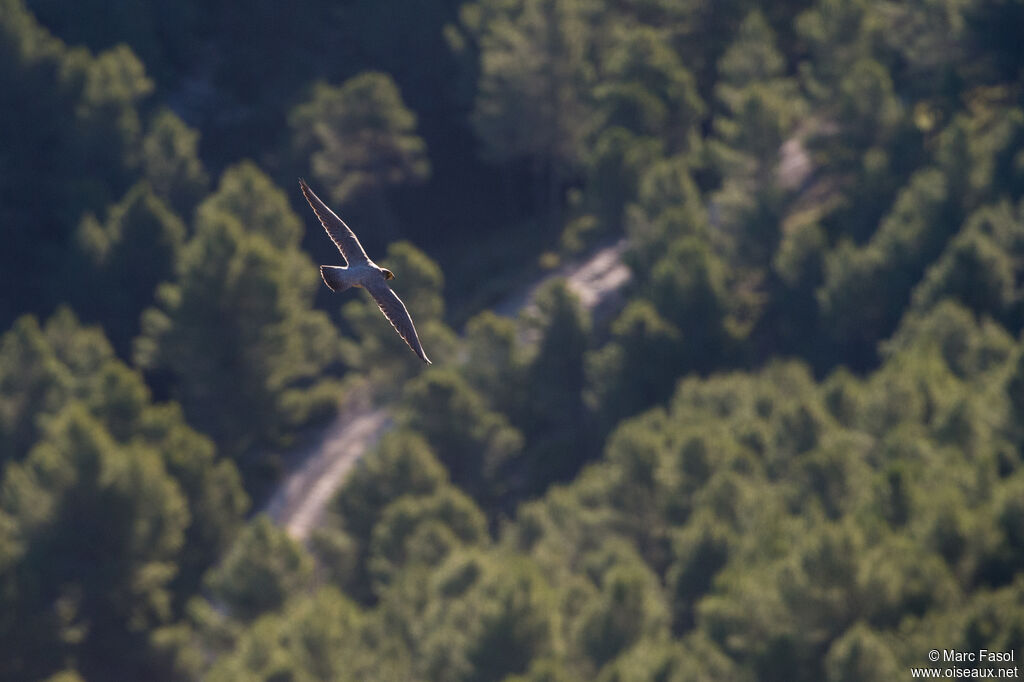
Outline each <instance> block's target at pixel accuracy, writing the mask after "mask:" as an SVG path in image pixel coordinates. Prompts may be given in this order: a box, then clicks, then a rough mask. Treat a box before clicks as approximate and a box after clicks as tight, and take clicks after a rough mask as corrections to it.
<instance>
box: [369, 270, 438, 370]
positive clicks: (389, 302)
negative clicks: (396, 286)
mask: <svg viewBox="0 0 1024 682" xmlns="http://www.w3.org/2000/svg"><path fill="white" fill-rule="evenodd" d="M363 288H364V289H366V290H367V291H368V292H370V295H371V296H373V300H375V301H376V302H377V307H378V308H380V311H381V312H382V313H384V317H386V318H388V322H390V323H391V326H392V327H394V328H395V331H396V332H398V335H399V336H401V337H402V339H404V340H405V342H406V343H407V344H409V348H412V350H413V352H414V353H416V355H418V356H419V358H420V360H422V361H423V362H425V363H427V364H428V365H429V364H431V362H430V359H429V358H428V357H427V354H426V353H424V352H423V346H421V345H420V338H419V337H418V336H416V326H415V325H414V324H413V323H412V317H410V316H409V311H408V310H406V308H405V304H404V303H402V299H400V298H398V294H396V293H395V292H394V291H392V290H391V287H389V286H388V285H387V284H385V283H384V280H380V281H378V282H370V283H367V284H364V285H363Z"/></svg>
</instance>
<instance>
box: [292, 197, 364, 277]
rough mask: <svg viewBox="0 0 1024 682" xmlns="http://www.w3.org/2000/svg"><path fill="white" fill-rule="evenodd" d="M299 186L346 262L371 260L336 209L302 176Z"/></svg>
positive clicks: (351, 263) (353, 262) (353, 263)
mask: <svg viewBox="0 0 1024 682" xmlns="http://www.w3.org/2000/svg"><path fill="white" fill-rule="evenodd" d="M299 187H301V188H302V195H303V196H304V197H306V201H308V202H309V205H310V207H311V208H312V209H313V213H316V217H317V218H319V219H320V224H322V225H323V226H324V229H325V230H327V234H328V235H329V236H330V238H331V240H332V241H333V242H334V245H335V246H337V247H338V251H341V255H342V256H344V257H345V262H346V263H348V264H349V265H355V264H357V263H365V262H369V260H370V259H369V258H368V257H367V255H366V251H364V250H363V245H362V244H360V243H359V240H358V239H357V238H356V235H355V233H354V232H352V230H350V229H349V227H348V225H346V224H345V222H344V221H343V220H342V219H341V218H339V217H338V216H336V215H335V214H334V211H332V210H331V209H329V208H327V204H325V203H324V202H322V201H320V197H318V196H317V195H316V194H315V193H314V192H313V190H311V189H310V188H309V185H307V184H306V181H305V180H303V179H302V178H299Z"/></svg>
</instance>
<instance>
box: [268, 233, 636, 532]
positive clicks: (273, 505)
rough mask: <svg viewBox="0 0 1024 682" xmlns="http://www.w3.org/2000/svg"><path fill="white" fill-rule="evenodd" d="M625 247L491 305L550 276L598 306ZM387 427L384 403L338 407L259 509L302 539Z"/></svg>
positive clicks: (511, 301) (622, 271) (510, 302)
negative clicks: (340, 408) (343, 408)
mask: <svg viewBox="0 0 1024 682" xmlns="http://www.w3.org/2000/svg"><path fill="white" fill-rule="evenodd" d="M625 248H626V240H625V239H623V240H620V241H619V242H617V243H615V244H613V245H611V246H607V247H604V248H602V249H599V250H598V251H596V252H595V253H593V254H591V255H590V257H588V258H587V259H586V260H584V261H581V262H577V263H570V264H567V265H565V266H563V267H561V268H559V269H558V270H556V271H555V272H553V273H551V274H549V275H547V276H545V277H544V278H542V279H541V280H540V281H539V282H536V283H534V284H532V285H530V286H529V287H525V288H524V289H523V290H522V291H519V292H517V293H516V294H514V295H511V296H509V297H508V298H507V299H505V300H504V301H503V302H502V303H500V304H498V305H497V306H495V307H494V311H495V312H496V313H498V314H500V315H506V316H512V315H515V314H516V313H517V312H518V311H519V310H520V309H522V308H523V307H524V306H526V305H528V304H529V302H530V300H531V299H532V297H533V294H534V292H535V291H536V290H537V287H539V286H540V285H541V284H543V283H544V282H546V281H548V280H549V279H552V278H554V277H564V278H565V279H566V280H567V282H568V285H569V288H570V289H572V290H573V292H575V293H576V295H577V296H579V298H580V303H581V304H582V305H583V306H584V307H585V308H588V309H591V310H595V309H599V308H601V307H602V306H603V305H604V304H605V303H606V302H608V301H610V300H613V294H615V293H616V292H617V291H618V290H619V289H620V288H621V287H622V286H623V285H624V284H625V283H626V282H628V281H629V277H630V272H629V268H627V267H626V266H625V264H623V262H622V253H623V251H625ZM595 312H596V311H595ZM390 427H391V417H390V410H389V409H388V408H387V407H378V408H376V409H374V408H369V407H362V408H359V409H354V410H351V411H343V412H342V413H340V414H339V415H338V416H337V417H336V418H335V419H334V421H332V422H331V423H330V424H329V425H328V426H327V427H326V428H324V430H323V431H322V432H321V433H320V434H319V435H318V436H317V437H315V438H314V439H313V440H312V441H311V442H309V443H307V444H305V445H303V446H301V447H300V448H299V449H298V450H297V451H295V452H292V453H289V454H288V455H287V457H286V461H289V462H296V463H297V464H296V465H295V468H294V469H293V470H292V471H290V472H289V473H288V474H287V475H286V477H285V479H284V480H283V481H282V482H281V485H280V487H279V488H278V489H277V491H276V492H275V493H274V495H273V496H272V497H271V498H270V501H269V502H268V503H267V505H266V506H265V507H264V508H263V511H264V513H266V514H267V515H268V516H270V518H271V520H273V521H274V523H276V524H277V525H279V526H281V527H283V528H284V529H285V530H286V531H287V532H288V534H289V535H291V536H292V537H293V538H295V539H296V540H300V541H305V540H307V539H308V538H309V536H310V534H311V533H312V532H313V529H315V528H316V527H317V525H318V524H319V523H320V521H321V520H322V519H323V516H324V512H325V510H326V509H327V505H328V504H329V503H330V501H331V498H333V497H334V494H335V492H337V490H338V488H340V487H341V484H342V483H343V482H344V480H345V476H346V475H347V474H348V472H349V471H350V470H351V469H352V467H353V466H354V465H355V464H356V462H357V461H358V460H359V458H360V457H361V456H362V455H363V453H365V452H367V451H368V450H370V449H372V448H373V446H374V445H376V444H377V441H378V440H380V437H381V436H382V435H384V433H385V432H386V431H387V430H388V429H389V428H390Z"/></svg>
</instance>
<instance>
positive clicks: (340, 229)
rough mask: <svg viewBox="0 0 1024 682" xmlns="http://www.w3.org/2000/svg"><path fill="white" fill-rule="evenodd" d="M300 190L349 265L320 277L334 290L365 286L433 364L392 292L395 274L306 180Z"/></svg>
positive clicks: (411, 345)
mask: <svg viewBox="0 0 1024 682" xmlns="http://www.w3.org/2000/svg"><path fill="white" fill-rule="evenodd" d="M299 187H301V188H302V194H303V196H305V197H306V201H308V202H309V205H310V207H311V208H312V209H313V213H316V217H317V218H319V219H320V223H321V224H322V225H323V226H324V229H325V230H327V235H328V236H329V237H330V238H331V241H333V242H334V245H335V246H337V247H338V251H341V255H342V256H343V257H344V259H345V263H347V267H340V266H337V265H321V266H320V276H321V277H323V278H324V284H326V285H327V286H328V287H329V288H330V289H331V291H344V290H345V289H348V288H350V287H362V288H363V289H366V290H367V291H368V292H370V296H373V300H374V301H376V302H377V307H378V308H380V311H381V312H382V313H384V317H386V318H387V319H388V322H390V323H391V326H392V327H394V328H395V331H396V332H398V335H399V336H401V337H402V339H403V340H404V341H405V342H406V343H407V344H408V345H409V348H411V349H412V350H413V352H414V353H416V355H417V356H418V357H419V359H420V360H422V361H423V362H425V363H427V364H428V365H429V364H431V362H430V359H429V358H428V357H427V354H426V353H424V352H423V346H421V345H420V339H419V337H418V336H416V326H415V325H414V324H413V323H412V317H410V316H409V311H408V310H407V309H406V307H405V304H404V303H402V299H400V298H398V295H397V294H396V293H395V292H394V291H392V290H391V287H390V286H388V285H387V281H388V280H391V279H394V278H395V274H394V273H393V272H391V271H390V270H388V269H387V268H382V267H380V266H379V265H377V264H376V263H374V262H373V261H372V260H370V258H369V257H368V256H367V255H366V251H364V250H363V246H362V244H360V243H359V240H358V239H356V235H355V233H354V232H352V230H350V229H349V227H348V225H346V224H345V223H344V221H342V219H341V218H339V217H338V216H336V215H335V214H334V211H332V210H331V209H329V208H327V205H326V204H324V202H322V201H320V197H318V196H317V195H316V194H314V193H313V190H311V189H310V188H309V185H307V184H306V181H305V180H303V179H302V178H299Z"/></svg>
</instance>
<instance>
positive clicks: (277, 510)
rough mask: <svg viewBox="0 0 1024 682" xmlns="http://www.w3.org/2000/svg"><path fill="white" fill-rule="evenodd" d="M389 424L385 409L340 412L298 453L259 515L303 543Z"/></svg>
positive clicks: (292, 457) (294, 454) (293, 457)
mask: <svg viewBox="0 0 1024 682" xmlns="http://www.w3.org/2000/svg"><path fill="white" fill-rule="evenodd" d="M390 425H391V419H390V415H389V412H388V409H387V408H384V407H379V408H377V409H373V410H361V411H358V412H342V413H341V414H339V415H338V416H337V417H336V418H335V419H334V421H333V422H331V424H330V425H329V426H327V428H325V429H324V431H323V433H322V434H321V435H320V436H319V437H318V438H317V439H315V440H314V441H313V442H312V443H309V444H308V445H307V446H305V448H304V449H303V450H304V451H301V452H296V453H291V454H290V455H289V458H290V459H293V461H297V462H300V464H299V466H298V468H297V469H295V470H294V471H292V472H291V473H289V474H288V476H287V477H286V478H285V480H284V481H282V483H281V487H279V488H278V489H277V492H276V493H274V495H273V497H271V498H270V501H269V502H268V503H267V506H266V507H265V508H264V509H263V511H264V512H265V513H266V514H267V515H268V516H270V518H271V519H272V520H273V521H274V522H275V523H277V524H278V525H279V526H282V527H283V528H284V529H285V530H286V531H288V534H289V535H291V536H292V537H293V538H295V539H296V540H306V539H307V538H308V537H309V535H310V533H312V532H313V529H314V528H316V526H317V525H318V524H319V523H320V520H321V519H322V518H323V515H324V511H325V510H326V509H327V505H328V503H330V501H331V498H332V497H334V493H335V492H336V491H337V490H338V488H339V487H341V483H342V481H344V480H345V475H346V474H347V473H348V472H349V471H350V470H351V469H352V466H353V465H354V464H355V463H356V462H357V461H358V460H359V458H360V457H361V456H362V455H363V453H364V452H366V451H367V450H369V449H371V448H372V447H373V446H374V445H376V443H377V441H378V440H379V439H380V437H381V436H382V435H383V434H384V432H385V431H386V430H387V429H388V427H389V426H390Z"/></svg>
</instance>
